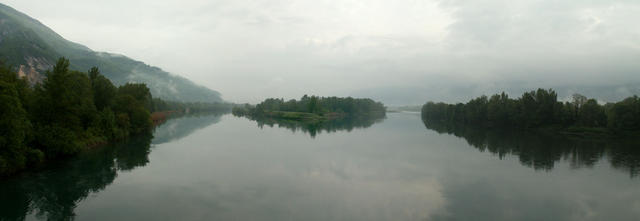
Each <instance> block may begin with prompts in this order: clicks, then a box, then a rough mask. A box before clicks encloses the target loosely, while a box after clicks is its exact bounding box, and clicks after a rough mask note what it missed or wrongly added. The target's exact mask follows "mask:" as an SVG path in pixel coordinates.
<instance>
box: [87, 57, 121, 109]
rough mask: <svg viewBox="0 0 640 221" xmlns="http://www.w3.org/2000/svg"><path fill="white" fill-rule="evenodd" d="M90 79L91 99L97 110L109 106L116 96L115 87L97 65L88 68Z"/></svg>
mask: <svg viewBox="0 0 640 221" xmlns="http://www.w3.org/2000/svg"><path fill="white" fill-rule="evenodd" d="M89 79H91V90H92V91H93V101H94V103H95V105H96V108H97V109H98V110H103V109H104V108H107V107H111V106H112V105H113V100H114V99H115V97H116V92H117V88H116V87H115V86H114V85H113V84H112V83H111V81H109V79H107V78H106V77H104V76H103V75H102V74H100V70H98V68H97V67H93V68H91V69H90V70H89Z"/></svg>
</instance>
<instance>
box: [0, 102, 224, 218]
mask: <svg viewBox="0 0 640 221" xmlns="http://www.w3.org/2000/svg"><path fill="white" fill-rule="evenodd" d="M227 113H228V112H227ZM222 114H223V113H213V114H191V115H185V116H181V117H179V118H174V119H170V120H169V121H167V124H163V125H161V126H159V127H158V128H156V131H155V133H154V135H153V136H151V135H150V134H148V135H141V136H136V137H134V138H131V139H130V140H127V141H126V142H123V143H120V144H114V145H109V146H105V147H99V148H95V149H92V150H87V151H85V152H83V153H81V154H79V155H77V156H75V157H72V158H70V159H63V160H60V161H59V162H55V163H56V165H47V169H45V170H43V171H38V172H30V173H24V174H22V175H20V176H18V177H12V178H10V179H8V180H6V181H0V199H1V200H0V220H24V219H25V218H26V215H27V214H31V213H33V212H35V214H36V216H38V217H39V218H46V219H48V220H69V219H73V217H74V216H75V214H74V209H75V208H76V205H77V203H78V202H80V201H82V200H83V199H85V198H86V197H87V196H88V195H89V194H90V193H95V192H99V191H101V190H103V189H104V188H106V187H107V186H108V185H109V184H111V183H112V182H113V181H114V180H115V178H116V176H117V174H118V173H117V172H118V171H129V170H132V169H135V168H137V167H142V166H145V165H146V164H147V163H149V158H148V157H149V153H150V151H151V150H150V148H151V140H152V138H153V141H154V143H163V142H168V141H171V140H174V139H179V138H181V137H184V136H187V135H189V134H190V133H192V132H194V131H196V130H197V129H200V128H203V127H205V126H207V125H210V124H213V123H216V122H218V121H219V120H220V116H221V115H222ZM51 164H53V163H51Z"/></svg>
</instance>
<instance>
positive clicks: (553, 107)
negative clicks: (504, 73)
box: [422, 89, 640, 133]
mask: <svg viewBox="0 0 640 221" xmlns="http://www.w3.org/2000/svg"><path fill="white" fill-rule="evenodd" d="M422 119H423V121H425V123H448V124H465V125H474V126H481V127H499V128H543V127H548V128H559V129H568V130H569V131H571V130H575V131H589V132H607V133H621V132H628V131H638V130H640V99H638V97H637V96H633V97H629V98H626V99H624V100H622V101H620V102H617V103H607V104H605V105H600V104H599V103H598V101H596V100H595V99H588V98H586V97H585V96H583V95H580V94H574V95H573V96H572V101H567V102H564V103H563V102H560V101H558V95H557V94H556V92H555V91H553V90H552V89H549V90H544V89H538V90H535V91H531V92H526V93H524V94H523V95H522V96H521V97H520V98H517V99H512V98H509V96H508V95H506V94H505V93H504V92H503V93H501V94H495V95H493V96H491V97H487V96H481V97H478V98H475V99H472V100H470V101H469V102H467V103H465V104H463V103H458V104H446V103H434V102H428V103H426V104H425V105H424V106H423V107H422Z"/></svg>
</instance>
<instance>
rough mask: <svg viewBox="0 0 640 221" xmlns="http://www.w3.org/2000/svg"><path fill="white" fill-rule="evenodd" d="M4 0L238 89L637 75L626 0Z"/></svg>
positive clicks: (479, 85) (477, 88) (276, 93)
mask: <svg viewBox="0 0 640 221" xmlns="http://www.w3.org/2000/svg"><path fill="white" fill-rule="evenodd" d="M7 4H9V5H11V6H13V7H15V8H16V9H18V10H21V11H24V12H25V13H27V14H30V15H31V16H33V17H35V18H37V19H39V20H41V21H43V22H44V23H45V24H47V25H49V26H51V27H52V28H53V29H54V30H56V31H58V32H59V33H61V34H62V35H63V36H64V37H66V38H68V39H70V40H72V41H77V42H79V43H82V44H85V45H87V46H89V47H90V48H92V49H96V50H105V51H110V52H116V53H121V54H126V55H128V56H130V57H133V58H136V59H139V60H142V61H144V62H147V63H150V64H154V65H157V66H160V67H162V68H164V69H166V70H168V71H171V72H173V73H176V74H179V75H183V76H185V77H187V78H190V79H193V80H195V81H196V82H198V83H200V84H203V85H206V86H208V87H211V88H213V89H216V90H219V91H221V92H222V93H223V94H224V95H225V99H228V100H232V101H237V102H258V101H260V100H262V99H264V98H265V97H284V98H298V97H300V96H301V95H303V94H319V95H325V96H328V95H337V96H347V95H351V96H370V97H373V98H377V99H382V100H383V101H384V102H385V103H388V104H419V103H423V102H425V101H426V100H443V101H463V100H465V99H468V98H470V97H475V96H478V95H480V94H487V93H496V92H500V91H503V90H505V91H507V92H509V93H512V94H514V95H517V94H518V93H521V91H523V90H529V89H535V88H538V87H543V88H551V87H553V88H558V90H559V92H561V95H562V96H564V93H573V92H581V91H582V93H585V94H592V96H596V97H598V98H599V99H601V100H616V99H621V98H623V97H625V96H628V95H630V94H633V93H637V92H638V85H640V74H638V70H640V62H637V61H638V59H639V58H640V27H639V26H637V24H635V23H637V22H636V21H637V20H638V19H640V2H637V1H604V0H588V1H553V0H541V1H506V0H487V1H466V0H439V1H411V0H406V1H405V0H403V1H382V0H370V1H363V0H321V1H288V0H277V1H266V0H264V1H262V0H258V1H230V0H217V1H206V0H190V1H178V0H169V1H154V0H141V1H124V0H117V1H79V0H62V1H55V2H49V1H25V0H9V1H8V2H7ZM52 9H56V10H52ZM61 11H63V12H65V13H61Z"/></svg>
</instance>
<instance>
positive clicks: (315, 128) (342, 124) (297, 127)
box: [248, 117, 385, 138]
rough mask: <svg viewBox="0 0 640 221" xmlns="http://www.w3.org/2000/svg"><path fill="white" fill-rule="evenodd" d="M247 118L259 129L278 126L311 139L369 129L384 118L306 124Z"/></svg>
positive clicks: (346, 119)
mask: <svg viewBox="0 0 640 221" xmlns="http://www.w3.org/2000/svg"><path fill="white" fill-rule="evenodd" d="M248 118H249V119H250V120H253V121H256V122H257V123H258V127H260V128H263V127H264V126H265V125H266V126H269V127H274V126H278V127H279V128H286V129H289V130H291V131H293V132H296V131H302V132H303V133H307V134H309V136H311V137H312V138H313V137H316V136H317V135H318V134H320V133H322V132H325V133H334V132H337V131H347V132H351V131H352V130H353V129H357V128H367V127H371V126H372V125H374V124H376V123H380V122H382V121H384V119H385V117H345V118H341V119H336V120H330V121H322V122H306V121H294V120H286V119H277V118H266V117H248Z"/></svg>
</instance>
